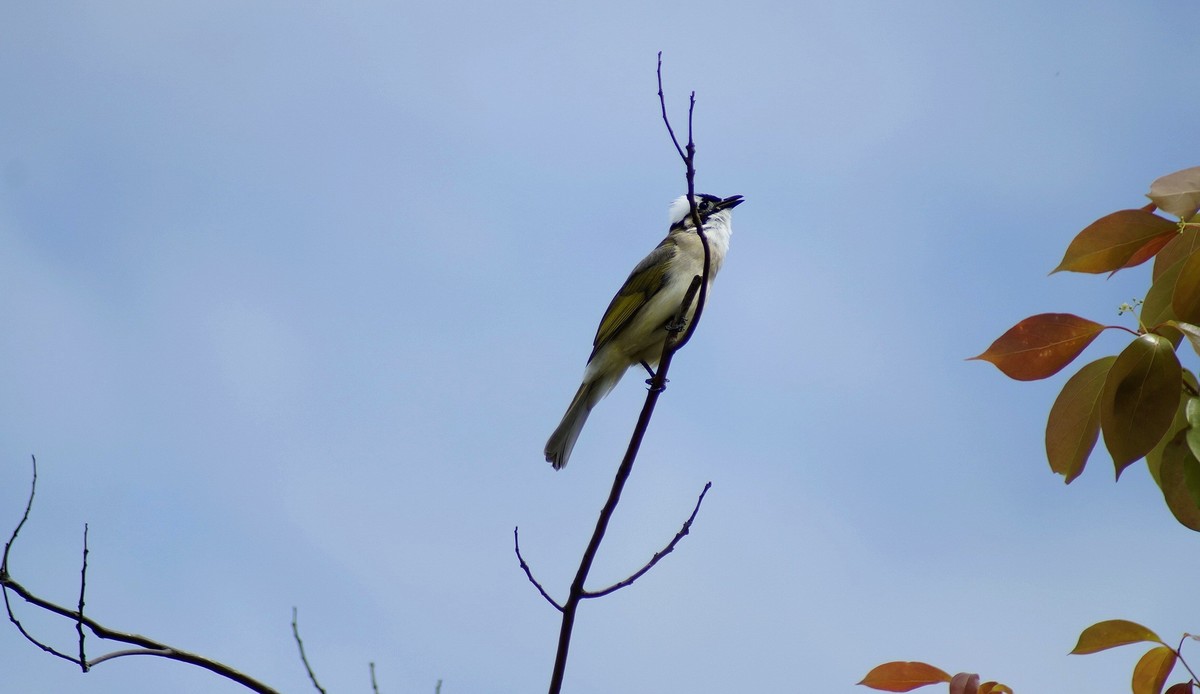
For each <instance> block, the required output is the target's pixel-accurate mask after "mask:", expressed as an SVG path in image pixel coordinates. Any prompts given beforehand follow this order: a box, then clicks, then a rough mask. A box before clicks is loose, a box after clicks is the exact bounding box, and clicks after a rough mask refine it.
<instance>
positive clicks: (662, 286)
mask: <svg viewBox="0 0 1200 694" xmlns="http://www.w3.org/2000/svg"><path fill="white" fill-rule="evenodd" d="M693 199H694V200H695V203H696V211H697V212H698V213H699V215H700V220H701V226H702V228H703V229H704V236H705V238H707V239H708V246H709V256H710V257H709V271H708V283H709V285H710V287H711V285H712V281H713V279H715V278H716V276H717V273H718V272H719V271H720V270H721V265H722V264H724V262H725V254H726V253H727V252H728V251H729V236H730V234H731V233H732V231H733V229H732V213H733V208H735V207H737V206H738V205H740V204H741V203H742V202H743V200H744V198H743V197H742V196H741V195H733V196H730V197H727V198H719V197H717V196H715V195H709V194H707V193H701V194H698V195H696V196H695V197H694V198H693ZM669 216H670V225H671V226H670V230H669V231H668V232H667V237H666V238H665V239H663V240H662V242H661V243H659V244H658V246H657V247H655V249H654V250H653V251H650V254H649V255H647V256H646V257H645V258H643V259H642V262H640V263H638V264H637V266H636V267H634V268H633V272H631V273H630V274H629V278H628V279H626V280H625V284H623V285H621V288H620V289H619V290H618V291H617V295H616V296H614V297H613V299H612V302H611V303H609V305H608V310H606V311H605V312H604V317H603V318H601V319H600V327H598V328H597V329H596V338H595V339H594V340H593V341H592V353H591V355H590V356H588V361H587V367H586V368H585V369H584V371H583V383H581V384H580V386H579V390H578V391H576V393H575V397H574V398H573V399H572V400H571V404H570V405H569V406H568V407H567V411H566V414H564V415H563V418H562V421H561V422H560V423H559V425H558V427H557V428H556V429H555V430H554V433H553V434H551V435H550V439H549V440H548V441H546V451H545V453H546V462H548V463H550V464H551V465H553V466H554V469H555V470H561V469H562V468H563V467H565V466H566V464H567V461H568V460H570V458H571V450H572V449H573V448H574V447H575V441H576V440H577V439H578V438H579V432H580V431H582V430H583V425H584V423H585V422H587V418H588V415H589V414H590V413H591V411H592V408H593V407H595V406H596V403H598V402H600V400H601V399H603V398H604V396H606V395H608V393H609V392H610V391H611V390H612V389H613V388H614V387H615V386H616V385H617V383H618V382H619V381H620V380H621V377H622V376H624V375H625V372H626V371H627V370H628V369H629V368H630V367H631V366H634V365H635V364H641V365H642V366H643V367H645V368H646V370H647V371H649V372H650V373H651V375H653V371H652V370H651V369H652V367H654V366H656V365H657V364H658V360H659V357H661V356H662V350H663V343H664V342H666V339H667V329H666V325H667V323H668V322H670V321H671V319H672V318H674V317H675V314H677V313H678V312H679V306H680V304H681V303H683V299H684V295H685V294H686V293H687V290H688V287H689V286H690V285H691V283H692V278H693V277H695V276H699V275H702V274H703V272H704V248H703V246H702V245H701V241H700V237H699V235H698V234H697V233H696V223H695V220H694V219H693V218H692V214H691V205H690V204H689V203H688V198H687V196H686V195H681V196H680V197H678V198H676V199H675V201H674V202H672V203H671V207H670V210H669ZM695 312H696V304H695V302H693V303H692V306H691V308H689V309H688V314H687V318H686V319H687V320H688V321H690V320H691V319H692V316H693V315H694V314H695Z"/></svg>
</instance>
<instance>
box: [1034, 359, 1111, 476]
mask: <svg viewBox="0 0 1200 694" xmlns="http://www.w3.org/2000/svg"><path fill="white" fill-rule="evenodd" d="M1116 360H1117V358H1116V357H1104V358H1102V359H1097V360H1096V361H1094V362H1092V363H1090V364H1088V365H1087V366H1085V367H1083V368H1082V369H1080V370H1079V372H1078V373H1076V374H1075V375H1074V376H1072V377H1071V378H1070V379H1068V380H1067V382H1066V384H1065V385H1064V386H1063V389H1062V392H1061V393H1059V394H1058V398H1057V399H1055V401H1054V406H1053V407H1051V408H1050V416H1049V417H1048V418H1047V419H1046V458H1047V459H1048V460H1049V461H1050V469H1051V470H1053V471H1054V472H1056V473H1058V474H1060V475H1062V476H1063V477H1064V478H1065V481H1066V483H1067V484H1070V483H1071V482H1072V481H1073V480H1074V479H1075V478H1076V477H1078V476H1079V475H1080V473H1082V472H1083V466H1084V465H1085V464H1087V459H1088V456H1090V455H1091V454H1092V449H1093V448H1095V446H1096V440H1097V439H1098V438H1099V437H1100V394H1101V392H1102V391H1103V389H1104V381H1105V379H1106V378H1107V377H1108V370H1109V369H1110V368H1111V367H1112V365H1113V362H1115V361H1116Z"/></svg>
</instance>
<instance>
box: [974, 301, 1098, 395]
mask: <svg viewBox="0 0 1200 694" xmlns="http://www.w3.org/2000/svg"><path fill="white" fill-rule="evenodd" d="M1104 328H1105V326H1103V325H1101V324H1099V323H1096V322H1095V321H1090V320H1088V319H1086V318H1080V317H1079V316H1076V315H1072V314H1070V313H1040V314H1038V315H1036V316H1030V317H1029V318H1026V319H1025V320H1023V321H1021V322H1020V323H1017V324H1016V325H1014V326H1013V327H1011V328H1009V329H1008V331H1007V332H1005V333H1004V334H1003V335H1001V336H1000V337H999V338H997V339H996V341H995V342H993V343H992V346H991V347H988V348H987V350H986V351H985V352H984V353H983V354H980V355H978V356H975V357H971V359H982V360H984V361H989V362H991V363H993V364H995V365H996V368H998V369H1000V370H1001V371H1003V372H1004V375H1005V376H1008V377H1009V378H1012V379H1016V380H1018V381H1036V380H1038V379H1040V378H1047V377H1049V376H1053V375H1054V374H1056V373H1058V372H1059V371H1061V370H1062V368H1063V367H1064V366H1066V365H1067V364H1070V363H1071V361H1072V360H1074V359H1075V357H1077V356H1079V353H1080V352H1082V351H1083V350H1084V349H1086V348H1087V346H1088V345H1090V344H1091V343H1092V340H1095V339H1096V336H1097V335H1099V334H1100V332H1101V331H1103V330H1104Z"/></svg>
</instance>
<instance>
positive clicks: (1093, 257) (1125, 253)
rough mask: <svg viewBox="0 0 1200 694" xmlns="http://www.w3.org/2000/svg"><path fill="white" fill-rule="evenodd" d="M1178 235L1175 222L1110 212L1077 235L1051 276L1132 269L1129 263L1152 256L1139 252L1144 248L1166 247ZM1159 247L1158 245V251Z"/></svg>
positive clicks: (1142, 212)
mask: <svg viewBox="0 0 1200 694" xmlns="http://www.w3.org/2000/svg"><path fill="white" fill-rule="evenodd" d="M1178 232H1179V226H1178V225H1177V224H1176V223H1175V222H1172V221H1171V220H1169V219H1166V218H1163V217H1159V216H1158V215H1156V214H1154V213H1153V212H1147V211H1146V210H1121V211H1119V212H1113V213H1112V214H1109V215H1105V216H1104V217H1101V218H1100V219H1097V220H1096V221H1094V222H1092V223H1091V224H1089V225H1088V226H1087V228H1085V229H1084V230H1083V231H1081V232H1079V234H1077V235H1076V236H1075V238H1074V239H1072V240H1071V243H1070V245H1069V246H1067V252H1066V253H1065V254H1064V255H1063V259H1062V262H1060V263H1059V264H1058V267H1056V268H1054V269H1053V270H1052V271H1051V274H1053V273H1055V272H1059V271H1061V270H1069V271H1071V272H1090V273H1093V274H1094V273H1101V272H1113V271H1115V270H1120V269H1121V268H1124V267H1131V266H1132V264H1131V263H1130V260H1131V259H1133V258H1134V257H1140V258H1141V259H1140V260H1139V261H1138V262H1139V263H1141V262H1145V261H1146V260H1148V259H1149V258H1150V256H1151V255H1153V254H1150V255H1146V254H1145V253H1144V252H1140V251H1142V249H1143V248H1144V247H1145V246H1147V245H1150V244H1156V243H1160V244H1165V243H1167V242H1168V241H1170V238H1171V236H1172V235H1174V234H1177V233H1178ZM1160 237H1165V239H1164V238H1160ZM1161 247H1162V246H1161V245H1160V246H1159V248H1161ZM1156 252H1157V249H1156ZM1133 264H1136V263H1133Z"/></svg>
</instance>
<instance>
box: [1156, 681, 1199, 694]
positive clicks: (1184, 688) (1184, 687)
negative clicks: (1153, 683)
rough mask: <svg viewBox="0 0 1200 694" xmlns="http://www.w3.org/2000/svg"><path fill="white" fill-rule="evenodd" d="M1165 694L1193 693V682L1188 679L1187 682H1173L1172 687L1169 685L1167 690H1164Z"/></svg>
mask: <svg viewBox="0 0 1200 694" xmlns="http://www.w3.org/2000/svg"><path fill="white" fill-rule="evenodd" d="M1163 694H1192V682H1191V680H1188V681H1187V682H1178V683H1176V684H1172V685H1171V686H1170V687H1167V691H1165V692H1163Z"/></svg>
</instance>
